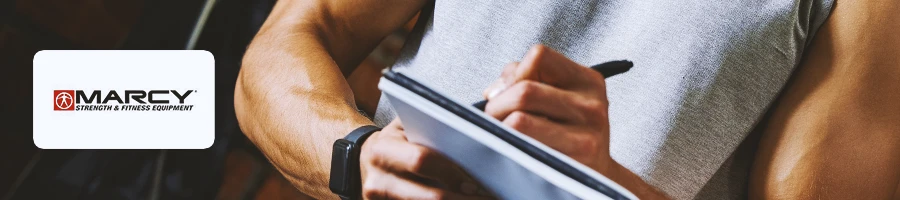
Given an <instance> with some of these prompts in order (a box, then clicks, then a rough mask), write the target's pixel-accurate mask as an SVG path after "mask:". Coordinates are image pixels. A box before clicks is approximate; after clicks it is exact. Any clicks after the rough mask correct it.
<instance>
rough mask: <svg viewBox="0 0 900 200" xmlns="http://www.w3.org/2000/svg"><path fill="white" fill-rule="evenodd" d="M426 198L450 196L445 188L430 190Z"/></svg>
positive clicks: (437, 199) (438, 198)
mask: <svg viewBox="0 0 900 200" xmlns="http://www.w3.org/2000/svg"><path fill="white" fill-rule="evenodd" d="M426 199H435V200H442V199H449V197H447V192H445V191H443V190H431V191H429V192H428V195H427V196H426Z"/></svg>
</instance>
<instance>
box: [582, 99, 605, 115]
mask: <svg viewBox="0 0 900 200" xmlns="http://www.w3.org/2000/svg"><path fill="white" fill-rule="evenodd" d="M583 107H584V109H585V110H587V111H589V112H591V113H592V114H597V113H605V112H606V109H607V108H608V104H607V103H606V101H601V100H596V99H590V100H586V101H585V103H584V105H583Z"/></svg>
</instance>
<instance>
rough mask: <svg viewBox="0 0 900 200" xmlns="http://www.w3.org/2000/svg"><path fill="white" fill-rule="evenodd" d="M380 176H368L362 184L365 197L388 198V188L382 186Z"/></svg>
mask: <svg viewBox="0 0 900 200" xmlns="http://www.w3.org/2000/svg"><path fill="white" fill-rule="evenodd" d="M383 185H385V184H384V183H380V181H379V179H378V178H368V179H366V180H365V182H363V185H362V196H363V197H364V198H365V199H387V190H385V189H384V188H382V186H383Z"/></svg>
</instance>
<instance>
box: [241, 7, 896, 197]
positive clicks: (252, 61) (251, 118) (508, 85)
mask: <svg viewBox="0 0 900 200" xmlns="http://www.w3.org/2000/svg"><path fill="white" fill-rule="evenodd" d="M890 1H891V0H876V1H872V2H875V3H872V4H870V3H865V2H858V3H856V4H866V5H869V6H862V7H863V8H857V10H853V9H847V8H843V7H841V6H842V5H841V4H837V5H838V7H837V8H836V9H835V14H834V15H835V16H847V17H846V18H838V19H844V20H848V21H852V22H844V23H839V22H835V21H840V20H835V18H837V17H832V18H831V19H829V21H828V22H827V25H826V26H825V27H823V29H822V33H820V35H821V34H825V33H828V32H829V30H830V31H831V32H834V33H833V34H834V36H833V37H826V36H817V37H816V41H815V42H814V46H813V47H812V48H811V49H812V50H811V51H810V52H809V54H808V55H807V58H806V61H804V63H803V65H802V66H801V68H800V71H798V72H797V73H798V74H800V75H798V76H797V78H795V79H796V80H795V81H794V82H793V83H791V85H790V86H788V88H787V91H786V94H787V95H786V96H785V97H783V98H782V99H781V100H780V101H779V102H777V106H776V107H775V115H774V117H773V118H772V119H771V120H772V121H774V122H770V124H771V125H770V127H767V129H766V132H765V133H764V136H763V140H762V142H761V144H760V153H759V156H758V157H757V162H756V163H755V165H754V170H753V175H751V177H753V180H752V183H751V194H753V195H754V196H752V198H775V199H781V198H793V197H800V198H822V197H827V198H839V199H840V197H845V196H840V195H846V194H855V193H864V194H861V195H873V196H856V197H857V198H858V197H872V198H862V199H878V198H879V197H884V198H891V195H893V193H892V191H888V190H893V191H896V190H898V189H897V188H898V186H897V183H898V182H897V178H898V173H897V172H898V170H897V169H896V167H894V166H900V163H898V161H897V159H898V158H900V156H898V155H897V152H898V148H897V144H898V143H900V142H898V141H897V140H898V139H897V134H887V133H897V132H898V130H900V127H897V125H896V124H898V123H896V121H900V117H898V116H897V115H898V114H897V113H900V111H898V110H897V108H900V106H898V104H897V102H898V101H891V100H890V99H900V98H898V96H897V94H898V93H897V92H896V91H900V88H898V86H897V84H896V83H898V82H900V80H898V79H897V77H900V74H898V73H897V72H898V71H897V69H900V67H897V63H900V62H898V60H897V56H896V55H900V54H898V52H897V49H896V47H898V46H900V44H897V45H893V44H896V41H900V40H898V38H896V36H891V35H889V34H891V33H896V32H897V31H896V30H897V28H896V21H891V20H887V19H897V18H898V17H897V15H896V14H895V13H890V12H888V11H889V10H891V9H886V8H879V7H878V6H884V5H882V4H886V3H891V2H890ZM878 3H880V4H878ZM423 4H424V2H422V1H399V2H396V3H392V4H386V3H382V2H380V1H324V0H323V1H279V2H278V4H277V5H276V6H275V9H274V11H273V13H272V14H271V15H270V16H269V19H268V20H267V21H266V23H265V24H264V26H263V27H262V29H261V30H260V32H259V33H258V35H257V37H256V38H255V39H254V41H253V43H252V44H251V45H250V46H249V48H248V51H247V54H246V55H245V58H244V63H243V67H242V69H241V74H240V76H239V78H238V83H237V85H236V89H235V90H236V92H235V93H236V94H235V110H236V114H237V116H238V120H239V122H240V126H241V129H242V131H243V132H244V133H245V134H246V135H247V137H248V138H250V140H251V141H253V142H254V143H255V144H256V145H257V146H258V147H259V148H260V149H261V150H262V152H263V153H264V154H265V155H266V156H267V157H268V158H269V160H270V161H271V162H272V163H273V164H274V165H275V167H276V168H277V169H278V170H279V171H281V173H282V174H284V175H285V176H286V177H287V178H288V180H289V181H291V183H293V184H294V186H296V187H297V188H298V189H299V190H301V191H302V192H304V193H306V194H308V195H310V196H313V197H315V198H317V199H336V198H337V196H336V195H334V194H332V193H331V192H330V191H329V190H328V176H329V169H330V162H331V160H330V159H331V144H332V142H333V141H334V140H336V139H338V138H342V137H343V136H344V135H346V134H347V133H349V132H350V131H351V130H353V129H355V128H357V127H359V126H362V125H367V124H372V122H371V121H370V120H368V119H367V118H365V117H364V116H361V115H359V114H358V113H357V111H356V110H357V109H356V108H357V107H356V103H357V102H355V101H354V93H353V91H351V90H350V87H349V85H348V84H347V81H346V77H347V76H348V74H349V73H350V72H352V71H353V70H354V68H355V66H357V65H358V64H359V62H360V61H361V60H362V59H363V58H364V57H365V56H366V55H367V54H368V53H369V52H370V51H371V50H372V49H373V48H374V47H375V45H376V44H377V43H378V42H379V41H380V40H381V39H382V38H384V37H385V36H386V35H388V34H389V33H390V32H391V31H393V30H395V29H397V28H399V27H401V26H402V25H403V24H404V23H405V22H407V21H409V20H410V19H411V18H412V17H413V16H414V15H415V13H416V12H418V10H420V9H421V8H422V6H423ZM893 4H896V3H893ZM848 5H849V4H848ZM845 7H850V6H845ZM893 7H894V9H893V10H896V5H894V6H893ZM876 8H877V9H876ZM889 8H890V7H889ZM841 9H845V10H849V11H843V10H841ZM871 9H876V10H879V9H884V10H883V11H878V12H874V14H872V15H869V16H865V17H867V18H863V19H866V20H868V21H864V22H860V21H858V20H859V18H856V17H855V15H864V14H865V13H867V12H868V11H869V10H871ZM863 11H865V12H863ZM860 13H863V14H860ZM891 15H893V16H891ZM891 17H892V18H891ZM874 19H880V20H881V21H879V20H874ZM891 23H893V24H891ZM848 24H849V25H848ZM850 25H853V26H860V27H855V28H851V29H847V30H845V29H844V28H843V27H844V26H850ZM875 25H880V26H881V28H885V29H878V28H872V27H873V26H875ZM886 25H888V26H886ZM837 27H841V28H837ZM862 30H867V31H862ZM871 30H885V31H871ZM889 30H893V31H889ZM847 32H849V33H847ZM854 34H856V35H854ZM894 35H896V34H894ZM849 36H855V37H853V38H855V40H848V41H843V40H841V39H839V38H844V37H849ZM823 38H825V39H823ZM829 38H830V39H829ZM820 40H827V41H826V42H821V41H820ZM892 42H893V43H892ZM820 43H831V44H832V45H833V46H831V47H830V48H829V47H822V46H823V45H822V44H820ZM853 43H857V44H853ZM858 43H863V44H858ZM888 44H892V45H888ZM854 45H858V46H854ZM851 47H855V48H851ZM889 47H894V48H889ZM844 48H850V49H846V50H845V49H844ZM817 49H825V50H817ZM850 50H854V51H850ZM819 51H824V52H820V53H817V52H819ZM841 52H843V53H841ZM817 55H818V56H817ZM820 60H821V61H820ZM848 63H854V65H852V68H851V67H850V66H848V65H849V64H848ZM548 66H558V67H548ZM809 66H814V67H820V68H822V69H816V70H813V69H810V68H811V67H809ZM586 70H587V69H586V68H585V67H583V66H578V65H577V64H575V63H574V62H572V61H570V60H569V59H567V58H565V56H562V55H560V54H558V53H556V52H554V51H552V50H551V49H548V48H545V47H541V46H537V47H535V48H533V49H532V50H531V51H530V52H529V54H527V55H526V56H525V57H524V58H522V60H521V62H519V63H511V64H510V65H507V67H505V68H504V73H503V75H502V77H501V80H499V81H497V82H496V83H494V84H493V85H492V86H491V87H490V88H488V89H486V91H485V96H487V97H489V98H490V99H491V101H490V102H491V103H490V104H489V105H488V108H487V113H488V114H490V115H491V116H494V117H496V118H497V119H500V120H501V121H503V122H504V123H505V124H507V125H510V126H512V127H513V128H516V129H517V130H520V131H522V132H523V133H525V134H527V135H529V136H531V137H534V138H535V139H537V140H539V141H541V142H543V143H545V144H547V145H548V146H550V147H553V148H554V149H556V150H558V151H560V152H563V153H565V154H566V155H569V156H570V157H572V158H574V159H576V160H578V161H579V162H581V163H584V164H585V165H587V166H589V167H591V168H593V169H595V170H597V171H598V172H600V173H602V174H604V175H606V176H608V177H610V178H611V179H612V180H614V181H616V182H618V183H620V184H622V185H623V186H625V187H626V188H628V189H629V190H630V191H632V192H634V193H635V194H636V195H638V196H639V197H641V198H642V199H662V198H665V196H663V195H662V194H661V193H659V192H658V191H657V190H655V189H654V188H653V187H651V186H649V185H647V184H646V183H645V182H644V181H643V180H641V179H640V178H639V177H637V176H636V175H634V173H632V172H630V171H629V170H627V169H625V168H624V167H622V166H621V165H619V164H618V163H616V162H615V161H613V160H612V159H610V158H609V147H608V145H609V130H608V127H609V126H608V119H607V113H606V106H607V105H608V102H607V99H606V94H605V83H604V81H603V79H602V78H600V77H599V75H597V74H596V73H594V72H586ZM834 72H841V73H842V75H841V76H832V75H831V74H832V73H834ZM807 74H812V75H807ZM816 74H818V75H816ZM847 74H852V76H846V75H847ZM592 76H593V77H592ZM806 76H809V77H806ZM559 77H567V78H566V79H562V78H559ZM804 77H806V78H804ZM871 84H876V85H879V86H882V85H884V86H885V87H868V86H870V85H871ZM823 88H824V89H823ZM495 91H496V92H495ZM863 102H871V103H863ZM549 106H553V107H552V108H554V109H548V108H550V107H549ZM823 110H824V111H829V112H821V111H823ZM563 113H565V114H563ZM847 113H849V115H848V114H847ZM538 130H542V131H538ZM814 133H815V134H814ZM823 133H824V134H823ZM848 133H854V135H850V134H848ZM860 133H866V134H868V135H867V136H868V137H860V136H859V134H860ZM569 144H575V145H569ZM860 146H864V147H867V148H859V147H860ZM584 152H593V153H584ZM360 161H361V168H362V170H361V171H362V176H363V196H364V197H366V198H368V199H394V198H402V199H407V198H412V199H458V198H463V199H482V198H485V197H487V196H489V195H486V194H485V193H483V192H479V191H478V189H472V188H473V187H474V188H479V187H480V186H477V183H472V180H471V178H469V177H468V176H467V175H466V174H465V172H463V171H462V170H460V169H459V168H458V167H456V166H455V165H453V164H452V162H450V161H448V160H446V158H444V157H443V156H441V155H440V154H439V153H436V152H435V151H433V150H430V149H428V148H425V147H422V146H420V145H416V144H412V143H409V142H408V141H407V140H406V137H405V134H404V132H403V126H402V122H400V121H399V120H394V121H393V122H392V123H391V124H390V125H388V126H387V127H385V128H384V130H382V131H380V132H376V133H375V134H373V135H372V136H371V137H370V138H369V140H368V141H367V142H366V143H365V144H364V145H363V147H362V152H361V158H360ZM860 167H861V168H860ZM838 172H840V173H838ZM841 173H843V174H841ZM821 174H829V175H831V176H821ZM833 174H839V175H833ZM892 188H893V189H892ZM895 198H896V197H895ZM853 199H856V198H853Z"/></svg>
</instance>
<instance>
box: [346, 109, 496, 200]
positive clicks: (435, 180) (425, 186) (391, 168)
mask: <svg viewBox="0 0 900 200" xmlns="http://www.w3.org/2000/svg"><path fill="white" fill-rule="evenodd" d="M360 169H361V170H360V171H361V172H362V182H363V184H362V194H363V198H365V199H490V198H488V197H486V196H488V195H490V194H489V193H487V192H486V191H484V190H483V189H479V188H480V186H479V185H478V184H477V182H476V181H474V180H473V179H472V178H471V177H470V176H469V175H468V174H466V173H465V172H464V171H463V170H462V169H461V168H459V167H458V166H457V165H456V164H454V163H453V162H451V161H450V160H448V159H447V158H446V157H444V156H443V155H441V154H440V153H438V152H436V151H434V150H431V149H429V148H426V147H424V146H421V145H417V144H413V143H410V142H409V141H408V140H407V139H406V135H405V133H404V130H403V126H402V124H401V122H400V119H394V121H393V122H391V124H389V125H387V126H386V127H384V129H382V130H381V131H380V132H377V133H374V134H372V136H370V137H369V139H368V140H366V142H365V143H363V146H362V151H361V153H360ZM476 193H477V194H476Z"/></svg>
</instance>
